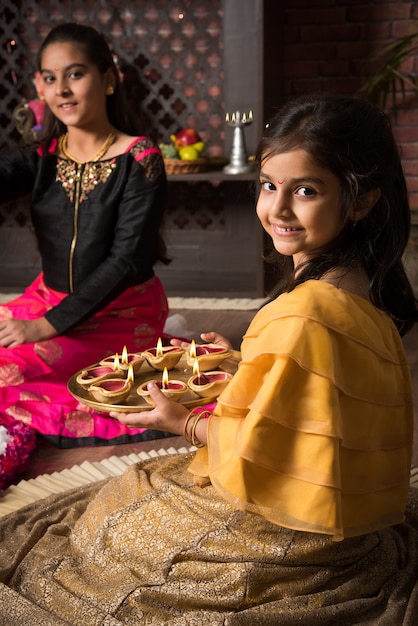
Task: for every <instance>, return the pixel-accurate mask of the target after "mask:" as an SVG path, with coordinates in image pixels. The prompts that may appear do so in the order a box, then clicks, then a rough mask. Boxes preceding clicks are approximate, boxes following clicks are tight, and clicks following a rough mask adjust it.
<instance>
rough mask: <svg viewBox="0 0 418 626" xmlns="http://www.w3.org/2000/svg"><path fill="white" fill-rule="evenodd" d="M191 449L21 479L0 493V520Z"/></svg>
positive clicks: (153, 452) (143, 454)
mask: <svg viewBox="0 0 418 626" xmlns="http://www.w3.org/2000/svg"><path fill="white" fill-rule="evenodd" d="M193 450H196V448H194V447H191V448H186V447H182V448H178V449H177V448H174V447H170V448H160V449H159V450H149V451H148V452H140V453H139V454H136V453H132V454H129V455H127V456H111V457H109V458H107V459H103V461H93V462H90V461H84V462H83V463H81V464H80V465H73V467H71V468H68V469H64V470H62V471H61V472H53V473H52V474H42V475H40V476H37V477H36V478H30V479H29V480H21V481H20V482H19V483H18V484H17V485H11V486H10V487H8V489H5V490H4V491H3V492H2V493H0V517H2V516H3V515H7V514H8V513H12V512H13V511H16V510H17V509H20V508H21V507H22V506H26V505H27V504H30V503H31V502H35V501H36V500H40V499H41V498H46V497H47V496H50V495H52V494H54V493H62V492H63V491H67V490H68V489H73V488H74V487H80V486H82V485H87V484H90V483H92V482H96V481H98V480H103V479H104V478H108V477H110V476H119V475H120V474H123V472H124V471H125V470H126V469H127V468H128V467H129V466H130V465H132V464H133V463H138V462H139V461H145V460H147V459H152V458H155V457H159V456H167V455H170V454H184V453H186V452H191V451H193Z"/></svg>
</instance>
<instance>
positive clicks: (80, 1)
mask: <svg viewBox="0 0 418 626" xmlns="http://www.w3.org/2000/svg"><path fill="white" fill-rule="evenodd" d="M0 15H1V24H2V27H1V29H0V32H1V39H2V41H1V44H2V45H1V46H0V93H1V98H0V121H1V124H0V126H1V136H0V148H4V147H5V146H8V145H10V144H11V143H13V142H14V141H16V140H17V139H18V138H17V136H16V131H15V128H14V125H13V122H12V120H11V114H12V111H13V108H14V107H15V106H16V105H17V104H18V103H19V102H20V101H21V99H22V98H31V97H34V95H35V91H34V88H33V84H32V79H33V74H34V71H35V59H36V54H37V51H38V49H39V45H40V43H41V41H42V39H43V38H44V36H45V35H46V34H47V33H48V32H49V30H50V29H51V28H52V27H53V26H54V25H56V24H58V23H61V22H65V21H77V22H79V23H82V24H91V25H93V26H94V27H95V28H97V30H99V31H100V32H101V33H102V34H103V35H104V36H105V37H106V39H107V41H108V43H109V44H110V46H111V48H112V50H113V51H114V53H115V55H116V57H117V59H118V64H119V66H120V67H121V68H122V69H123V70H124V73H125V77H126V81H127V84H128V87H129V91H130V93H131V96H132V101H133V102H134V103H135V104H136V106H138V105H139V106H140V107H141V110H142V111H143V113H144V114H145V117H146V119H147V120H148V132H149V134H151V135H152V136H153V137H154V138H156V139H157V140H158V141H165V140H167V141H169V136H170V133H172V132H175V131H176V130H177V129H178V128H179V127H182V126H192V127H194V128H196V129H197V130H198V131H199V133H200V134H201V135H202V137H203V139H204V140H205V141H206V143H207V144H208V148H207V151H208V154H210V155H211V156H219V155H221V154H222V153H223V140H224V124H223V121H224V107H223V56H222V54H223V45H222V2H221V1H220V0H205V1H203V0H202V1H201V2H199V1H196V0H183V1H182V2H180V1H179V2H172V1H168V0H152V1H150V0H131V1H130V2H126V1H124V0H112V1H111V2H110V1H109V2H101V3H97V2H96V1H95V0H74V1H72V2H62V1H61V0H40V1H38V2H33V0H21V1H20V2H19V3H18V4H17V6H16V2H15V0H2V3H1V9H0ZM13 42H15V43H13Z"/></svg>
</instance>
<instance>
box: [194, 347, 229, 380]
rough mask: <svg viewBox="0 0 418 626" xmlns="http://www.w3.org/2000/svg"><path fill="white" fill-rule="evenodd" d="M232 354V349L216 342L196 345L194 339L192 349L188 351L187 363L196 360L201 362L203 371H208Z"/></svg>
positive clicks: (200, 367) (200, 366)
mask: <svg viewBox="0 0 418 626" xmlns="http://www.w3.org/2000/svg"><path fill="white" fill-rule="evenodd" d="M230 354H231V350H229V349H228V348H225V347H224V346H221V345H219V344H216V343H207V344H203V345H200V344H199V345H196V343H195V341H194V339H192V342H191V344H190V350H189V352H188V353H187V364H188V365H192V366H193V364H194V362H195V360H197V361H198V362H199V369H200V371H201V372H206V371H207V370H210V369H215V368H216V367H219V365H220V364H221V363H222V361H224V360H225V359H226V358H228V357H229V356H230Z"/></svg>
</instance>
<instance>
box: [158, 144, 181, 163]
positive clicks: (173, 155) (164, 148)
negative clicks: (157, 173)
mask: <svg viewBox="0 0 418 626" xmlns="http://www.w3.org/2000/svg"><path fill="white" fill-rule="evenodd" d="M158 147H159V149H160V150H161V154H162V155H163V157H164V159H177V158H178V154H177V150H176V149H175V147H174V146H173V144H171V143H160V144H158Z"/></svg>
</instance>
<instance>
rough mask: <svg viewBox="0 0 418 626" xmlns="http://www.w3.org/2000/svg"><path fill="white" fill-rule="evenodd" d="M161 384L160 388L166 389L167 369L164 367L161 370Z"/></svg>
mask: <svg viewBox="0 0 418 626" xmlns="http://www.w3.org/2000/svg"><path fill="white" fill-rule="evenodd" d="M161 384H162V387H161V389H168V370H167V368H166V367H165V368H164V371H163V376H162V379H161Z"/></svg>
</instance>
